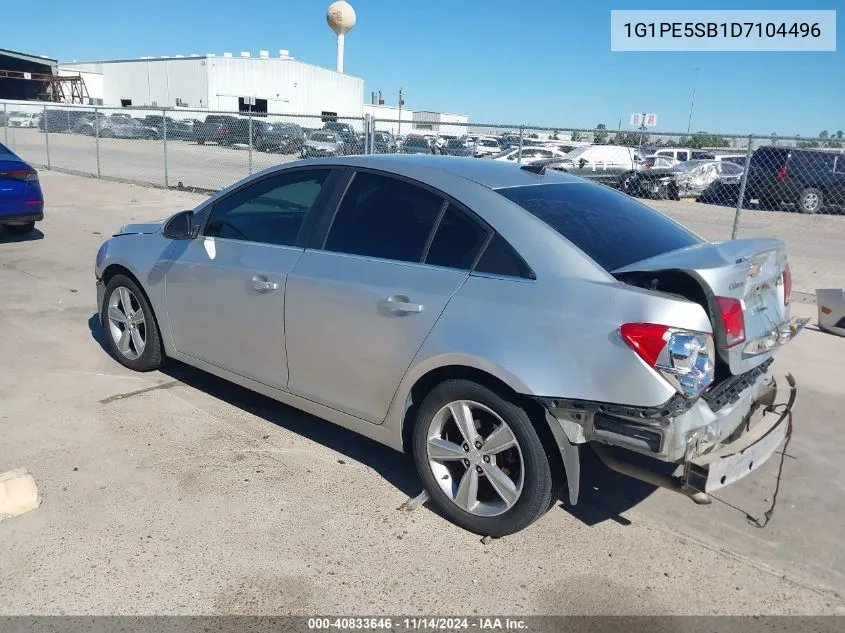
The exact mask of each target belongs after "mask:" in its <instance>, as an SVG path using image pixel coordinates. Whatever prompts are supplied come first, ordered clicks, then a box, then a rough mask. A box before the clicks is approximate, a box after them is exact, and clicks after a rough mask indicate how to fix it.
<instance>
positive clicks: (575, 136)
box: [570, 130, 584, 141]
mask: <svg viewBox="0 0 845 633" xmlns="http://www.w3.org/2000/svg"><path fill="white" fill-rule="evenodd" d="M583 138H584V137H583V136H581V132H579V131H578V130H572V134H571V135H570V139H571V140H573V141H580V140H582V139H583Z"/></svg>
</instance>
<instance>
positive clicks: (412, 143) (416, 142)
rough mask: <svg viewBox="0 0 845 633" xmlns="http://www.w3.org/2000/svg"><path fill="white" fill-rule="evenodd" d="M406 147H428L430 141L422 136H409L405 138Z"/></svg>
mask: <svg viewBox="0 0 845 633" xmlns="http://www.w3.org/2000/svg"><path fill="white" fill-rule="evenodd" d="M405 146H406V147H428V141H427V140H425V139H424V138H421V137H419V136H418V137H416V138H408V139H406V140H405Z"/></svg>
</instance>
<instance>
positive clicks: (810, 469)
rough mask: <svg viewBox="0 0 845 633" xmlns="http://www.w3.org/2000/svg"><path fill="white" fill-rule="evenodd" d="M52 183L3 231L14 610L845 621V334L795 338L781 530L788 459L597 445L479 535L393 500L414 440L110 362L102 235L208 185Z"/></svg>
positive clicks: (406, 473)
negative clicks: (670, 479) (522, 518)
mask: <svg viewBox="0 0 845 633" xmlns="http://www.w3.org/2000/svg"><path fill="white" fill-rule="evenodd" d="M204 149H209V150H210V149H211V148H204ZM227 151H228V150H227ZM41 179H42V183H43V186H44V190H45V196H46V199H47V208H46V211H45V215H46V219H45V221H44V222H43V223H41V224H39V226H38V230H37V231H36V232H35V233H33V234H32V235H31V236H29V237H27V238H18V237H13V236H11V235H9V234H8V233H6V232H3V231H1V230H0V332H2V333H3V334H2V343H0V349H2V353H0V428H2V437H1V438H0V472H2V471H5V470H9V469H12V468H17V467H26V468H28V469H29V471H30V472H31V473H32V474H33V475H34V476H35V478H36V480H37V482H38V484H39V486H40V489H41V492H42V495H43V500H42V504H41V506H40V507H39V508H38V509H36V510H34V511H32V512H30V513H28V514H25V515H23V516H20V517H17V518H15V519H9V520H6V521H3V522H2V523H0V614H2V615H9V614H33V613H37V614H62V613H65V614H153V613H155V614H244V613H249V614H264V615H268V614H274V615H281V614H304V615H308V614H314V613H321V614H327V613H332V614H342V615H349V614H380V613H387V614H442V615H452V614H455V613H466V614H472V613H481V614H484V613H509V614H521V615H528V614H538V615H543V614H606V615H608V614H813V615H816V614H840V615H845V598H843V592H845V558H843V556H844V555H843V549H842V547H841V540H840V536H839V529H841V526H842V525H843V524H844V523H845V521H843V519H845V472H843V469H845V466H843V461H842V459H841V455H842V454H843V451H845V442H843V437H845V433H843V430H842V427H841V425H840V424H838V420H837V415H838V412H839V411H841V410H842V408H843V404H845V402H843V400H844V399H845V396H844V395H843V393H842V390H841V376H842V375H843V372H845V340H843V339H841V338H837V337H834V336H832V335H828V334H823V333H821V332H819V331H817V330H815V329H814V328H812V327H810V328H809V329H808V330H807V331H805V332H804V333H802V334H801V335H800V336H799V337H798V339H796V340H795V341H794V342H792V343H790V345H789V346H788V347H787V348H785V349H784V350H783V351H782V352H781V353H780V354H779V355H778V360H777V362H776V363H775V369H776V373H778V374H781V375H782V374H785V373H787V372H791V373H793V374H794V375H795V377H796V379H797V381H798V384H799V387H800V389H801V393H800V396H799V401H798V406H797V409H796V416H795V432H794V437H793V440H792V442H791V444H790V445H789V450H788V455H787V456H786V457H785V458H784V466H783V473H782V476H781V484H780V491H779V494H778V497H777V505H776V507H775V510H774V514H773V516H772V519H771V522H770V523H769V524H768V525H767V526H766V527H764V528H762V529H761V528H758V527H755V526H754V525H752V523H751V522H750V521H749V520H748V519H747V518H746V516H745V515H746V514H748V515H750V516H751V517H753V518H759V517H761V516H762V514H763V512H764V511H765V510H767V509H768V508H769V507H770V506H771V502H772V499H773V494H774V490H775V479H776V475H777V465H778V462H777V460H776V459H775V458H773V460H772V461H770V462H769V463H767V464H766V465H765V466H764V467H762V468H761V469H759V470H758V471H756V472H754V473H753V474H751V475H749V477H747V478H746V479H744V480H743V481H742V482H739V483H738V484H736V485H735V486H734V487H732V488H729V489H727V490H726V491H725V492H724V493H723V494H719V495H717V497H718V499H717V500H716V501H715V502H714V503H713V504H711V505H710V506H696V505H694V504H693V503H692V502H690V501H689V500H687V499H686V498H683V497H681V496H679V495H677V494H675V493H672V492H669V491H666V490H654V489H652V488H649V487H647V486H642V485H640V484H638V483H637V482H634V481H632V480H629V479H625V478H622V477H618V476H616V475H613V474H612V473H609V472H608V471H606V469H603V467H601V466H600V465H599V464H597V463H596V462H595V460H592V461H590V460H588V461H587V463H586V464H585V474H584V479H583V481H584V490H583V492H582V501H581V503H579V505H578V506H576V507H575V508H571V507H569V506H568V505H567V504H564V503H561V504H560V505H559V506H557V507H555V508H553V509H552V510H551V511H550V512H549V513H548V514H547V515H546V516H545V517H543V518H542V519H541V520H540V521H539V522H537V523H536V524H535V525H533V526H532V527H531V528H529V529H528V530H526V531H524V532H522V533H519V534H517V535H514V536H511V537H508V538H504V539H499V540H493V541H492V542H488V543H483V542H481V540H480V539H479V538H478V537H477V536H476V535H474V534H470V533H467V532H464V531H462V530H460V529H459V528H457V527H455V526H453V525H451V524H450V523H448V522H447V521H446V520H444V519H443V518H441V517H439V516H438V515H437V514H436V513H434V512H432V511H431V510H430V509H428V508H426V507H423V508H421V509H419V510H416V511H414V512H406V511H403V510H400V509H399V507H400V506H401V505H402V504H403V503H404V502H405V501H406V500H407V499H408V498H409V497H412V496H414V495H416V494H417V493H418V492H419V490H420V484H419V481H418V479H417V477H416V474H415V473H414V470H413V467H412V464H411V463H410V461H409V460H408V459H407V458H406V457H405V456H403V455H401V454H398V453H395V452H393V451H391V450H390V449H387V448H384V447H382V446H380V445H377V444H375V443H373V442H371V441H369V440H366V439H364V438H361V437H359V436H356V435H354V434H353V433H350V432H348V431H345V430H343V429H340V428H338V427H335V426H333V425H332V424H330V423H328V422H325V421H322V420H319V419H317V418H314V417H313V416H309V415H306V414H303V413H300V412H298V411H295V410H293V409H291V408H289V407H286V406H283V405H281V404H278V403H276V402H274V401H271V400H269V399H267V398H264V397H261V396H258V395H256V394H253V393H250V392H248V391H245V390H243V389H241V388H238V387H235V386H233V385H231V384H228V383H226V382H224V381H221V380H219V379H216V378H213V377H211V376H209V375H206V374H203V373H202V372H200V371H198V370H194V369H191V368H189V367H186V366H184V365H179V364H175V365H171V366H169V367H168V368H166V369H165V370H164V371H161V372H151V373H148V374H136V373H132V372H130V371H128V370H126V369H124V368H123V367H122V366H120V365H119V364H118V363H117V362H115V361H114V360H113V359H112V358H111V357H110V356H109V355H108V353H107V352H106V351H105V349H104V333H103V332H102V330H101V328H100V327H99V325H98V323H97V319H96V315H95V312H96V306H95V288H94V279H93V265H94V256H95V254H96V251H97V248H98V246H99V244H100V243H101V242H102V241H103V240H104V239H106V238H107V236H108V235H110V234H111V233H112V232H113V231H114V230H115V229H117V228H118V227H119V226H120V225H121V224H124V223H126V222H128V221H132V220H145V219H157V218H162V217H165V216H167V215H169V214H170V213H172V212H175V211H178V210H180V209H184V208H191V207H192V206H194V205H195V204H196V203H197V202H199V201H200V200H201V199H202V198H201V196H199V195H194V194H187V193H179V192H174V191H167V190H163V189H154V188H146V187H141V186H135V185H128V184H122V183H115V182H108V181H102V180H100V181H98V180H95V179H91V178H81V177H77V176H71V175H67V174H62V173H55V172H42V173H41ZM695 208H696V209H697V208H704V207H703V205H695ZM684 213H686V211H684ZM693 221H695V220H693ZM718 222H719V223H721V222H722V220H721V219H720V220H719V221H718ZM705 225H706V223H704V224H702V226H703V227H704V228H706V226H705ZM717 225H718V224H714V226H717ZM763 228H764V227H763V226H762V225H761V230H762V229H763ZM799 244H800V242H799ZM816 250H818V249H816ZM793 256H794V255H793ZM806 256H807V257H812V256H813V253H812V252H808V253H807V255H806ZM795 308H796V311H802V312H804V313H806V314H808V315H812V314H813V313H814V310H815V308H814V307H813V306H811V305H801V304H796V305H795ZM776 457H777V456H776ZM588 476H589V479H587V477H588Z"/></svg>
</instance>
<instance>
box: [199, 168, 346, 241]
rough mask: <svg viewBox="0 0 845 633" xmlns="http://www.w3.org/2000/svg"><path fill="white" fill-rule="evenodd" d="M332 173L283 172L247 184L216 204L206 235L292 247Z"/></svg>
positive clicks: (315, 170) (327, 171)
mask: <svg viewBox="0 0 845 633" xmlns="http://www.w3.org/2000/svg"><path fill="white" fill-rule="evenodd" d="M330 172H331V170H329V169H309V170H304V171H295V172H289V173H282V174H278V175H275V176H270V177H269V178H264V179H262V180H260V181H258V182H256V183H254V184H251V185H247V186H246V187H244V188H242V189H239V190H238V191H235V192H234V193H232V194H231V195H229V196H227V197H225V198H223V199H222V200H220V201H219V202H217V203H215V204H214V206H213V207H212V209H211V216H210V217H209V219H208V223H207V224H206V226H205V230H204V234H205V235H207V236H209V237H221V238H226V239H231V240H244V241H248V242H261V243H263V244H276V245H278V246H292V245H293V244H294V243H295V242H296V236H297V235H298V234H299V229H300V228H301V227H302V223H303V222H304V221H305V216H306V215H307V214H308V212H309V211H311V208H312V207H313V206H314V203H315V202H316V200H317V196H318V195H319V193H320V190H321V188H322V186H323V183H324V182H325V181H326V178H327V177H328V175H329V173H330Z"/></svg>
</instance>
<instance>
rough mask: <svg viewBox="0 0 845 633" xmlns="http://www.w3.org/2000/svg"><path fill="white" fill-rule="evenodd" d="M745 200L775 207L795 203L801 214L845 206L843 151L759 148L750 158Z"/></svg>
mask: <svg viewBox="0 0 845 633" xmlns="http://www.w3.org/2000/svg"><path fill="white" fill-rule="evenodd" d="M745 198H746V200H753V199H755V198H756V199H757V200H759V201H760V203H761V204H763V205H767V206H775V207H777V206H778V205H779V204H780V203H781V202H785V203H790V204H795V205H796V207H797V208H798V210H799V211H800V212H801V213H818V212H819V211H821V209H822V207H823V206H827V205H835V206H839V207H843V206H845V152H841V151H839V152H836V151H828V150H819V149H797V148H794V147H776V146H767V147H761V148H760V149H758V150H757V151H755V152H754V154H752V156H751V163H750V165H749V167H748V184H747V185H746V190H745Z"/></svg>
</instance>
